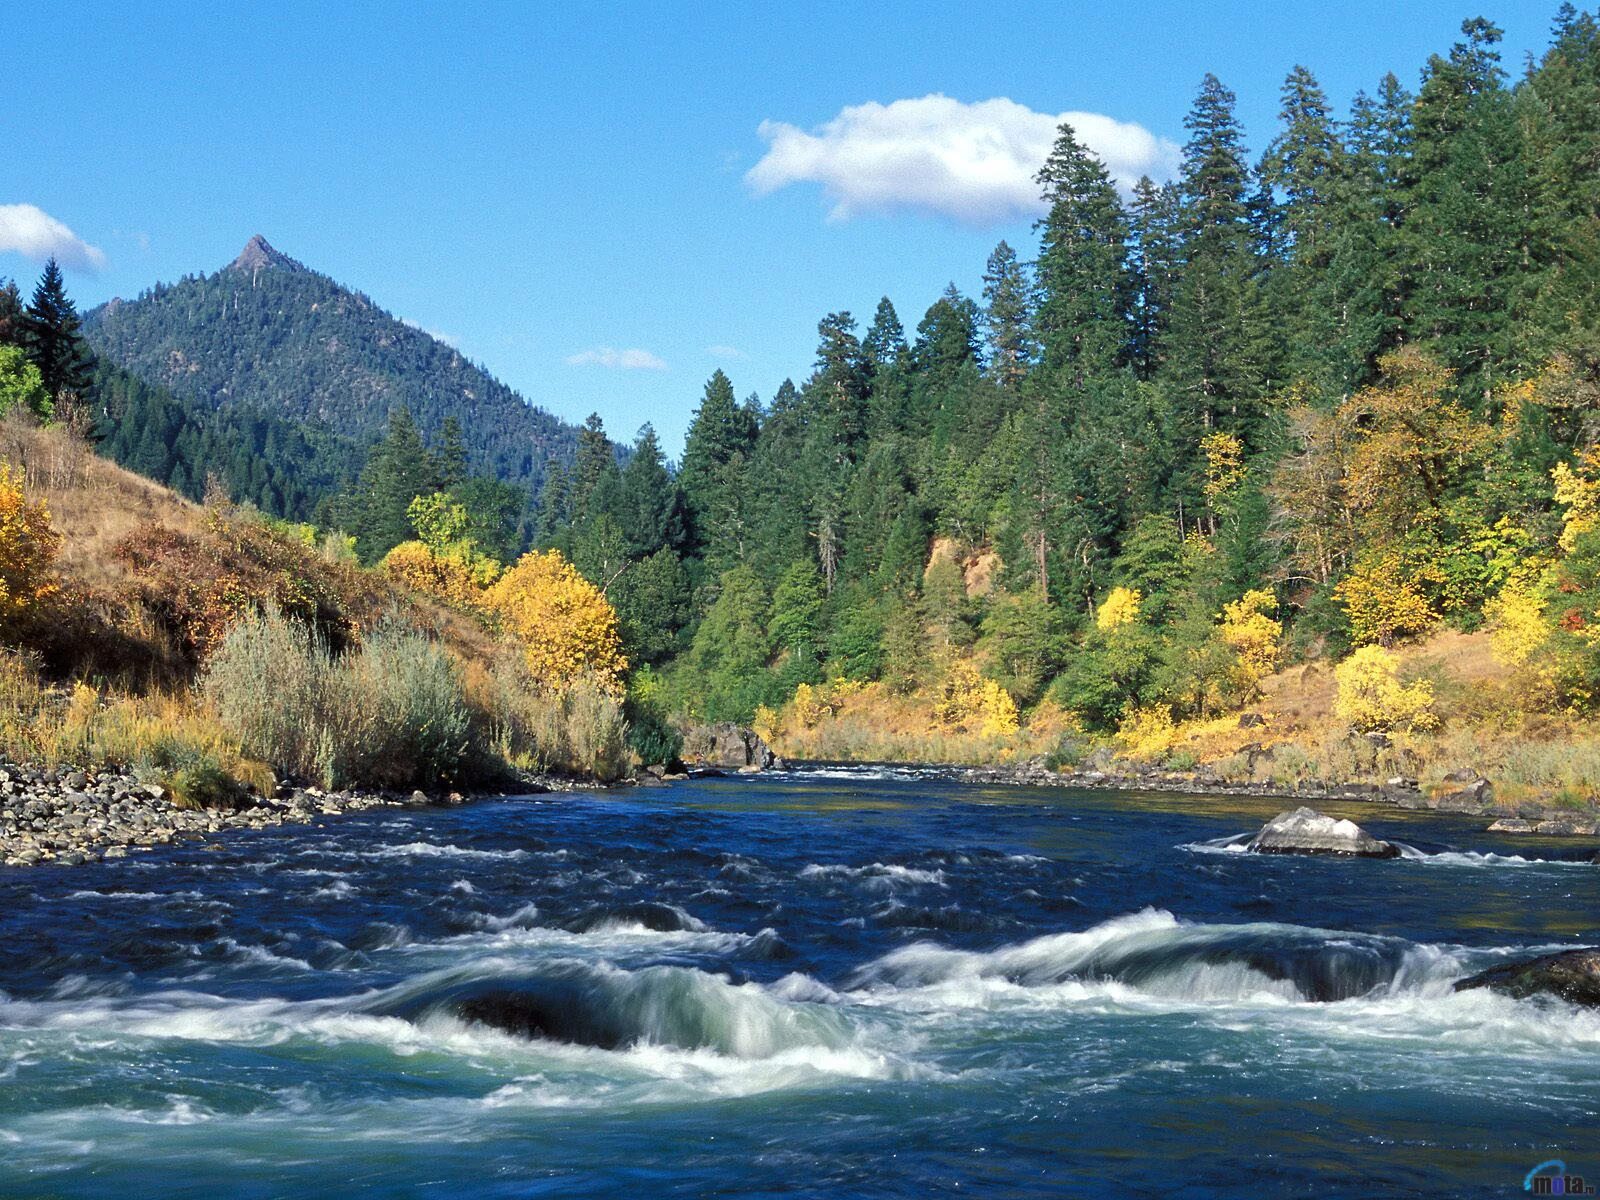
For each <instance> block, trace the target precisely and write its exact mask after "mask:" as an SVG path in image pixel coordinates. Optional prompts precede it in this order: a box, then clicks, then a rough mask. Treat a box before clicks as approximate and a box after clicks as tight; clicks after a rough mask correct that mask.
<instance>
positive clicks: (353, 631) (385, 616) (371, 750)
mask: <svg viewBox="0 0 1600 1200" xmlns="http://www.w3.org/2000/svg"><path fill="white" fill-rule="evenodd" d="M0 459H3V460H4V463H5V465H4V466H3V467H0V626H3V629H4V633H5V637H6V641H7V643H8V647H9V648H8V649H7V651H6V652H5V654H4V655H3V656H0V757H3V758H4V759H5V760H7V761H11V762H32V763H41V764H46V765H55V764H62V765H84V764H101V763H110V764H116V765H118V766H128V767H134V768H138V769H140V770H142V771H144V772H146V773H148V774H150V775H151V776H152V777H158V778H159V779H160V780H161V781H162V782H163V783H164V784H165V785H167V786H168V787H169V788H171V789H172V790H173V791H174V793H175V794H179V795H183V794H186V793H188V794H192V795H193V796H194V797H195V801H196V803H229V802H231V800H232V798H233V797H234V796H235V795H236V793H237V792H238V790H239V789H240V788H242V787H248V788H250V789H252V790H255V791H257V792H270V791H271V790H272V789H273V787H274V786H275V785H276V783H277V782H278V781H279V780H280V779H283V778H294V779H298V780H300V781H302V782H304V783H307V784H312V785H315V786H319V787H322V788H324V789H330V790H332V789H343V788H348V787H384V788H392V789H402V788H413V787H424V788H445V787H467V786H471V785H475V784H477V785H483V784H491V783H496V784H498V783H507V782H509V781H510V780H511V779H512V777H513V774H514V772H516V771H531V772H557V773H563V774H570V775H575V776H580V777H591V778H602V779H614V778H617V777H618V776H620V775H621V774H623V773H624V772H626V770H628V769H629V767H630V766H631V761H632V760H631V756H630V752H629V750H628V747H627V745H626V742H625V735H626V730H627V724H626V721H625V720H624V717H623V713H622V695H621V691H620V684H619V683H618V679H617V674H616V672H617V671H618V670H619V667H620V660H618V659H617V658H615V657H612V658H611V659H608V660H604V661H602V660H600V659H599V658H595V659H594V661H593V674H592V675H591V674H586V673H585V671H586V670H587V669H588V667H589V661H590V660H589V659H588V658H586V657H585V655H586V650H585V647H584V645H582V644H577V645H574V644H572V639H570V638H568V639H564V640H563V639H561V638H557V639H556V640H557V643H558V644H560V645H562V646H563V647H565V652H566V653H567V654H568V658H566V659H564V660H563V661H564V662H565V663H570V664H575V666H574V667H573V670H574V671H575V675H574V677H573V678H570V679H563V680H561V681H559V686H557V685H556V684H554V683H551V682H550V681H549V680H548V679H539V678H535V677H534V676H533V675H532V674H531V673H530V671H529V670H528V668H527V667H526V666H525V663H526V662H527V660H528V658H529V657H530V655H532V656H533V657H536V658H537V657H539V656H540V655H542V654H544V653H545V647H544V646H543V645H542V644H540V645H538V646H534V645H532V644H530V642H529V641H528V639H526V638H525V637H521V636H519V635H518V633H517V632H516V627H515V626H514V625H512V624H511V623H509V622H506V623H502V622H500V621H499V620H497V619H496V618H495V617H494V616H493V615H492V614H491V613H490V612H488V611H486V610H482V609H475V608H470V609H469V608H468V607H466V606H455V607H452V606H449V605H446V604H443V603H440V602H438V601H436V600H435V599H434V598H432V597H431V596H430V595H429V594H428V593H427V592H426V590H424V589H419V588H414V587H411V586H407V585H405V584H403V583H398V582H396V581H395V580H394V579H393V578H392V577H391V576H390V575H389V574H388V573H387V572H385V571H384V570H382V569H369V568H363V567H361V566H360V565H359V563H357V562H356V561H355V560H354V558H353V556H352V555H351V554H350V551H349V548H348V544H347V542H345V541H344V540H343V539H340V538H338V537H334V538H331V539H330V538H318V537H316V536H315V535H314V534H313V532H312V531H311V530H309V529H307V528H303V527H295V526H290V525H285V524H284V523H282V522H279V521H275V520H272V519H270V518H266V517H264V516H262V515H261V514H260V513H258V512H255V511H254V510H251V509H248V508H238V507H235V506H232V505H230V504H227V503H226V502H224V501H221V500H217V501H215V502H214V503H213V504H210V505H206V506H201V505H196V504H193V503H190V502H188V501H184V500H182V499H180V498H179V497H177V496H175V495H174V494H173V493H171V492H169V491H167V490H166V489H164V488H160V487H158V486H156V485H153V484H150V483H148V482H147V481H145V480H142V479H139V478H138V477H137V476H134V475H132V474H130V473H129V472H126V471H124V470H122V469H121V468H119V467H116V466H114V465H112V464H111V463H109V462H106V461H105V460H103V459H101V458H99V457H97V456H95V455H94V454H92V453H91V452H90V451H89V449H88V447H87V446H86V445H84V444H83V442H82V441H81V439H79V438H78V437H77V435H76V434H74V433H73V432H72V431H71V430H70V429H67V428H64V427H62V426H60V425H59V424H57V425H52V426H48V427H47V426H43V425H41V424H39V423H38V420H37V418H36V417H35V416H34V415H31V414H22V413H16V412H13V413H10V414H8V415H7V416H6V417H5V418H3V419H0ZM62 513H65V514H68V516H69V520H67V521H62V520H61V519H60V517H59V515H58V514H62ZM539 562H540V565H542V564H543V563H544V562H545V558H540V560H539ZM520 569H521V568H514V569H513V571H511V572H508V573H507V574H508V577H511V578H516V577H517V576H516V571H517V570H520ZM580 582H581V581H580ZM543 585H544V579H543V576H542V575H541V576H538V577H537V578H535V579H534V580H533V581H532V582H531V583H529V584H528V585H527V586H525V587H522V588H520V589H519V590H518V591H517V592H516V595H517V596H518V598H519V599H520V600H521V602H522V603H524V604H532V603H534V602H535V599H536V598H537V595H538V594H539V592H540V589H541V588H542V586H543ZM584 586H587V585H584ZM591 591H592V589H591ZM595 594H596V595H597V593H595ZM551 603H552V605H553V607H552V608H551V610H550V611H551V617H550V619H551V625H550V627H551V628H552V629H561V628H564V626H563V624H562V622H563V620H564V617H563V613H564V611H565V610H563V609H562V608H561V605H560V603H559V602H558V601H552V602H551ZM602 603H603V602H602ZM584 618H585V621H586V622H587V623H586V624H585V625H583V629H584V631H585V632H586V634H588V635H589V636H596V637H600V638H602V639H603V637H604V635H605V633H606V632H607V626H606V625H605V618H606V611H604V610H602V611H600V612H595V611H586V612H585V613H584ZM610 619H611V629H610V636H611V639H612V643H611V644H613V645H614V643H615V637H616V635H615V630H614V626H615V618H614V616H613V617H611V618H610ZM607 672H609V673H607ZM596 680H597V681H598V682H594V681H596Z"/></svg>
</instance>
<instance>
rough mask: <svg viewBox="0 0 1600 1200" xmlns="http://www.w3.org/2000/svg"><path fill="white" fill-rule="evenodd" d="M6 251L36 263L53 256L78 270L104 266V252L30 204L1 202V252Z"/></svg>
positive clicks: (92, 269) (63, 264)
mask: <svg viewBox="0 0 1600 1200" xmlns="http://www.w3.org/2000/svg"><path fill="white" fill-rule="evenodd" d="M6 251H11V252H13V253H16V254H20V255H22V256H23V257H24V258H31V259H33V260H34V261H35V262H43V261H44V260H45V259H47V258H54V259H55V260H56V261H57V262H59V263H60V264H61V265H62V266H64V267H76V268H77V269H78V270H81V271H98V270H99V269H100V268H101V267H103V266H105V265H106V256H105V251H103V250H101V249H100V248H99V247H98V246H91V245H89V243H88V242H86V241H84V240H83V239H82V238H80V237H79V236H78V235H77V234H75V233H73V232H72V230H70V229H68V228H67V227H66V226H65V225H63V224H62V223H61V222H60V221H58V220H56V219H55V218H54V217H52V216H51V215H50V214H49V213H47V212H45V211H44V210H43V209H42V208H37V207H35V206H34V205H32V204H0V253H5V252H6Z"/></svg>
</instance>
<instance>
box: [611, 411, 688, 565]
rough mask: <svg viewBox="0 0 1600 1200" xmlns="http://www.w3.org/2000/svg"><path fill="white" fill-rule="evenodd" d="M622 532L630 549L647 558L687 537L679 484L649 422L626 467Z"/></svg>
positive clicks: (632, 554)
mask: <svg viewBox="0 0 1600 1200" xmlns="http://www.w3.org/2000/svg"><path fill="white" fill-rule="evenodd" d="M621 524H622V533H623V536H624V538H625V539H626V541H627V545H628V553H629V554H630V555H631V556H633V557H635V558H644V557H646V556H648V555H651V554H654V553H655V552H656V551H658V550H666V549H676V548H677V547H678V545H679V544H681V542H682V540H683V521H682V516H681V514H680V513H679V499H678V488H677V485H676V484H674V483H673V480H672V476H671V474H670V473H669V472H668V471H667V464H666V460H665V458H664V457H663V456H662V453H661V442H660V441H659V440H658V439H657V437H656V431H655V428H654V427H653V426H651V425H649V424H646V425H645V426H644V428H643V429H641V430H639V438H638V440H637V441H635V442H634V444H633V457H632V458H630V459H629V460H628V465H627V466H626V467H624V468H623V470H622V518H621Z"/></svg>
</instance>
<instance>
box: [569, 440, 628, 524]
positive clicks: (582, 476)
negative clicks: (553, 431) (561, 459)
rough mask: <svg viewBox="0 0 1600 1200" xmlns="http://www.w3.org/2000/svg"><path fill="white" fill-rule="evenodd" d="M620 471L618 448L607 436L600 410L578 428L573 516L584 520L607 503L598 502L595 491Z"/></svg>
mask: <svg viewBox="0 0 1600 1200" xmlns="http://www.w3.org/2000/svg"><path fill="white" fill-rule="evenodd" d="M616 470H617V455H616V450H615V449H614V448H613V446H612V445H611V439H610V438H608V437H607V436H606V426H605V422H604V421H602V420H601V419H600V414H599V413H590V414H589V417H588V419H587V420H586V421H584V423H583V428H582V429H580V430H579V431H578V456H577V459H576V461H575V462H574V463H573V467H572V511H573V514H574V515H573V519H574V520H575V521H578V522H580V523H581V522H582V521H584V520H586V519H588V518H589V517H590V516H592V515H594V513H595V510H596V509H597V508H599V507H604V506H603V505H597V504H596V503H595V499H596V497H595V492H596V490H597V489H598V488H600V487H601V486H602V484H603V483H604V482H605V481H606V479H607V478H608V477H609V476H611V475H614V474H615V473H616Z"/></svg>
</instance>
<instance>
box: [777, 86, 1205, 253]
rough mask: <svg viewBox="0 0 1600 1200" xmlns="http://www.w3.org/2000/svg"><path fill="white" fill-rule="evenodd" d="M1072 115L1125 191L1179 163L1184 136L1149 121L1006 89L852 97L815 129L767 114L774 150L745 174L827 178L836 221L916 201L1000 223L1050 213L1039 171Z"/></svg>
mask: <svg viewBox="0 0 1600 1200" xmlns="http://www.w3.org/2000/svg"><path fill="white" fill-rule="evenodd" d="M1063 123H1066V124H1069V125H1071V126H1072V128H1073V129H1074V131H1076V133H1077V135H1078V138H1079V140H1080V141H1082V142H1083V144H1084V145H1086V146H1087V147H1088V148H1089V149H1090V150H1092V151H1093V152H1094V153H1095V154H1096V155H1097V156H1098V157H1099V158H1100V160H1101V161H1102V162H1104V163H1105V165H1106V170H1108V171H1109V172H1110V173H1111V177H1112V178H1113V179H1114V180H1115V181H1116V182H1117V185H1118V186H1119V187H1121V188H1123V189H1124V190H1126V189H1128V188H1130V187H1132V185H1133V184H1134V183H1135V182H1137V181H1138V179H1139V176H1141V175H1146V174H1148V175H1150V176H1152V177H1154V178H1156V179H1162V178H1165V177H1167V176H1170V175H1171V174H1172V172H1173V171H1174V170H1175V168H1176V166H1177V163H1178V156H1179V149H1178V146H1177V145H1176V144H1175V143H1173V142H1170V141H1168V140H1167V139H1166V138H1162V137H1157V136H1156V135H1155V134H1153V133H1151V132H1150V131H1149V130H1147V129H1145V128H1144V127H1143V126H1141V125H1134V124H1132V123H1130V122H1126V121H1117V120H1114V119H1112V118H1111V117H1105V116H1101V115H1100V114H1099V113H1085V112H1064V113H1056V114H1054V115H1052V114H1050V113H1040V112H1034V111H1033V110H1032V109H1031V108H1028V107H1027V106H1025V105H1022V104H1018V103H1016V102H1015V101H1013V100H1007V99H1005V98H1004V97H999V98H996V99H993V100H980V101H978V102H976V103H974V104H964V103H962V102H961V101H960V100H952V99H951V98H950V97H949V96H943V95H939V94H938V93H934V94H932V95H928V96H923V97H921V98H920V99H914V100H896V101H894V102H893V103H890V104H879V103H877V102H875V101H874V102H870V103H867V104H858V105H853V106H849V107H846V108H843V109H841V110H840V111H839V115H838V116H836V117H834V118H833V119H832V120H831V121H827V122H825V123H824V124H822V125H820V126H818V127H817V128H816V129H815V130H814V131H812V132H809V133H808V132H806V131H805V130H803V129H799V128H797V127H796V126H794V125H789V124H785V123H784V122H782V121H763V122H762V123H761V127H760V130H759V132H760V134H761V136H762V138H763V139H765V140H766V142H767V152H766V154H765V155H764V156H763V157H762V159H761V161H760V162H758V163H756V165H755V166H754V167H752V168H750V170H749V171H748V172H746V174H745V182H746V183H748V184H749V185H750V187H751V188H753V189H754V190H755V191H756V193H757V194H759V195H763V196H764V195H767V194H769V193H771V192H775V191H777V190H778V189H779V188H784V187H788V186H789V185H790V184H793V183H820V184H821V185H822V187H823V191H824V192H825V194H826V195H827V196H828V198H829V200H831V201H832V203H833V209H832V211H831V212H830V213H829V214H828V215H829V219H830V220H835V221H845V220H849V219H850V218H851V217H855V216H860V215H862V214H865V213H885V212H895V211H901V210H906V209H910V210H914V211H918V212H926V213H935V214H938V215H940V216H945V217H951V218H954V219H955V220H958V221H964V222H967V223H969V224H973V225H988V224H994V223H997V222H1001V221H1007V220H1014V219H1016V218H1019V217H1027V216H1033V215H1036V214H1038V213H1039V212H1040V211H1041V209H1042V205H1041V204H1040V202H1039V185H1038V184H1036V183H1035V182H1034V176H1035V175H1036V174H1037V173H1038V170H1039V168H1040V167H1041V166H1043V165H1044V160H1045V159H1046V158H1047V157H1049V154H1050V147H1051V146H1052V145H1053V144H1054V142H1055V138H1056V130H1057V127H1058V126H1060V125H1061V124H1063Z"/></svg>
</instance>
